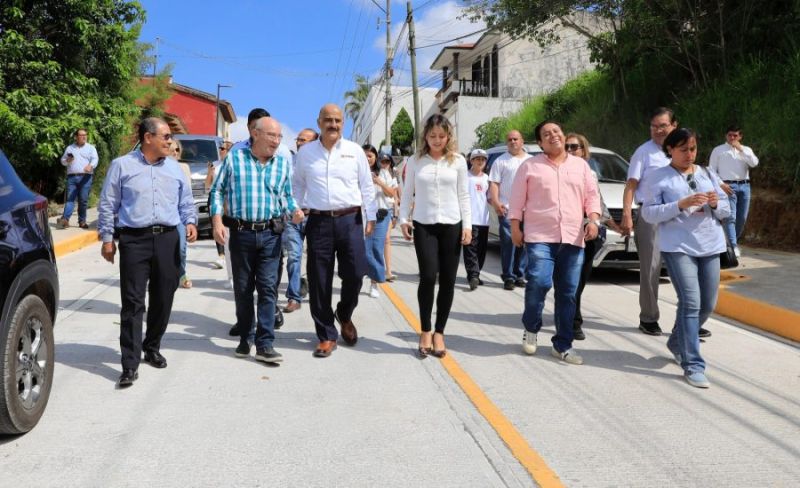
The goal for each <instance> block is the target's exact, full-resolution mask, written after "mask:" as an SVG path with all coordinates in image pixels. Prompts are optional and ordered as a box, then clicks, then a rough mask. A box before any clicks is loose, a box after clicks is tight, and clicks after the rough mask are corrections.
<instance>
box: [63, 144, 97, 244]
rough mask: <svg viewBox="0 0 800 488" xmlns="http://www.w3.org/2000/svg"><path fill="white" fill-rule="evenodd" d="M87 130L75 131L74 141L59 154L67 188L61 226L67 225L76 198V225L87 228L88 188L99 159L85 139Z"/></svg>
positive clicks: (95, 151) (89, 188)
mask: <svg viewBox="0 0 800 488" xmlns="http://www.w3.org/2000/svg"><path fill="white" fill-rule="evenodd" d="M88 137H89V132H88V131H87V130H86V129H78V130H76V131H75V143H74V144H70V145H69V146H68V147H67V149H66V150H65V151H64V155H63V156H61V164H63V165H64V166H66V167H67V188H66V190H65V191H66V196H65V197H64V214H63V215H62V216H61V220H60V221H59V223H60V225H61V228H62V229H66V228H67V227H69V219H70V217H71V216H72V212H73V210H74V208H75V199H76V198H77V199H78V227H80V228H81V229H88V228H89V224H87V223H86V209H87V208H88V206H89V190H91V189H92V178H93V177H94V170H95V169H97V164H98V163H99V162H100V159H99V158H98V157H97V149H95V147H94V146H93V145H91V144H89V143H88V142H86V141H87V139H88Z"/></svg>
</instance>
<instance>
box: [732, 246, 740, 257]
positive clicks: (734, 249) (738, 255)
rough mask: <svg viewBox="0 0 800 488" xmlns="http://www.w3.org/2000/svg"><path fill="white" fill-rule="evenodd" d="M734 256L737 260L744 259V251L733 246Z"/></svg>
mask: <svg viewBox="0 0 800 488" xmlns="http://www.w3.org/2000/svg"><path fill="white" fill-rule="evenodd" d="M733 255H734V256H736V257H737V258H740V257H742V251H740V250H739V246H733Z"/></svg>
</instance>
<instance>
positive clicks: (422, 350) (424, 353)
mask: <svg viewBox="0 0 800 488" xmlns="http://www.w3.org/2000/svg"><path fill="white" fill-rule="evenodd" d="M427 333H428V332H423V333H422V334H427ZM422 334H420V339H422ZM431 341H433V337H431ZM432 353H433V348H432V347H422V346H419V347H418V348H417V355H418V356H419V358H420V359H425V358H426V357H428V355H429V354H432Z"/></svg>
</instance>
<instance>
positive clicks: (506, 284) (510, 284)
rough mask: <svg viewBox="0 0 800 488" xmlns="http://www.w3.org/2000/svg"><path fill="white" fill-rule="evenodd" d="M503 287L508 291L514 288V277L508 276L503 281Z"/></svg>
mask: <svg viewBox="0 0 800 488" xmlns="http://www.w3.org/2000/svg"><path fill="white" fill-rule="evenodd" d="M503 289H504V290H509V291H510V290H513V289H514V279H513V278H509V279H507V280H505V281H503Z"/></svg>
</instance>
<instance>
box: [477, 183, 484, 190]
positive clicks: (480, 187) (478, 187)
mask: <svg viewBox="0 0 800 488" xmlns="http://www.w3.org/2000/svg"><path fill="white" fill-rule="evenodd" d="M475 189H476V190H478V191H483V185H481V184H480V183H478V184H477V185H475Z"/></svg>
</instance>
